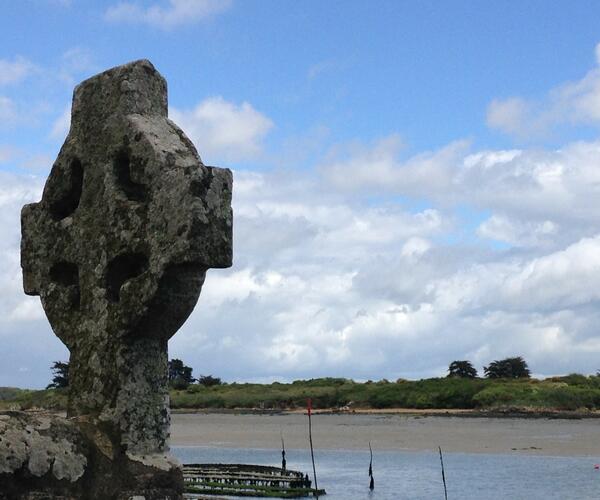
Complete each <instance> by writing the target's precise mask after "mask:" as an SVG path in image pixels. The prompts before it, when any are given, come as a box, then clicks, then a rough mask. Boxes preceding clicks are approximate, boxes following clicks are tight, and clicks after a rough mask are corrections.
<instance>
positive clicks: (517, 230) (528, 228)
mask: <svg viewBox="0 0 600 500" xmlns="http://www.w3.org/2000/svg"><path fill="white" fill-rule="evenodd" d="M557 230H558V226H557V224H555V223H554V222H552V221H549V220H545V221H542V222H532V221H527V222H524V221H520V220H513V219H511V218H510V217H507V216H503V215H492V216H491V217H490V218H489V219H487V220H485V221H484V222H483V223H482V224H481V225H480V226H479V228H478V229H477V233H478V234H479V235H480V236H481V237H483V238H490V239H493V240H498V241H502V242H505V243H508V244H510V245H512V246H539V245H542V244H543V242H544V240H549V239H553V238H555V237H556V232H557Z"/></svg>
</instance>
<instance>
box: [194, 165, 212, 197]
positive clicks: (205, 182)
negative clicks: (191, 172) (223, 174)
mask: <svg viewBox="0 0 600 500" xmlns="http://www.w3.org/2000/svg"><path fill="white" fill-rule="evenodd" d="M212 179H213V170H212V168H211V167H206V175H204V176H203V177H202V179H200V180H193V181H192V182H191V184H190V191H191V193H192V195H193V196H197V197H199V198H202V197H204V196H206V193H207V192H208V190H209V189H210V185H211V183H212Z"/></svg>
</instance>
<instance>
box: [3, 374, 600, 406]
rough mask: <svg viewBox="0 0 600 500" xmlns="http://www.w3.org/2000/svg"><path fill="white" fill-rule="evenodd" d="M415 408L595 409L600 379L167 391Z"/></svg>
mask: <svg viewBox="0 0 600 500" xmlns="http://www.w3.org/2000/svg"><path fill="white" fill-rule="evenodd" d="M67 390H68V389H47V390H42V391H32V390H21V389H14V388H0V408H4V409H9V408H22V409H27V408H35V407H38V408H49V409H54V410H64V409H65V408H66V400H67ZM307 398H311V399H312V402H313V407H314V408H317V409H319V408H342V407H349V408H415V409H434V408H442V409H444V408H445V409H505V408H512V409H519V408H527V409H532V410H560V411H568V410H585V409H589V410H598V409H600V376H598V375H591V376H584V375H578V374H572V375H567V376H564V377H552V378H547V379H544V380H538V379H532V378H521V379H512V378H493V379H490V378H485V379H482V378H470V377H444V378H432V379H425V380H417V381H409V380H403V379H400V380H397V381H396V382H389V381H387V380H381V381H379V382H371V381H367V382H355V381H353V380H349V379H344V378H319V379H311V380H298V381H295V382H292V383H288V384H283V383H279V382H274V383H272V384H246V383H243V384H240V383H230V384H227V383H220V384H212V383H211V384H199V383H195V384H190V385H188V386H187V388H186V389H175V388H174V389H172V390H171V407H172V408H178V409H236V408H254V409H256V408H258V409H265V410H270V409H275V410H277V409H295V408H305V407H306V399H307Z"/></svg>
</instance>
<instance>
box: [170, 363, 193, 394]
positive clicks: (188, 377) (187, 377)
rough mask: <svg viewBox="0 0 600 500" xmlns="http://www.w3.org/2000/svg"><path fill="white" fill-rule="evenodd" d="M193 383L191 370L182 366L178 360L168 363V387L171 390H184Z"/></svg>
mask: <svg viewBox="0 0 600 500" xmlns="http://www.w3.org/2000/svg"><path fill="white" fill-rule="evenodd" d="M194 381H195V379H194V377H192V368H190V367H189V366H186V365H184V364H183V361H181V360H180V359H172V360H171V361H169V385H170V386H171V387H172V388H173V389H185V388H187V386H188V385H190V384H193V383H194Z"/></svg>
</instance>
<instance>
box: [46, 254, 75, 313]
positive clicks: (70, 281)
mask: <svg viewBox="0 0 600 500" xmlns="http://www.w3.org/2000/svg"><path fill="white" fill-rule="evenodd" d="M50 280H51V281H52V282H53V283H56V284H57V285H60V286H62V287H65V288H67V289H69V294H70V297H69V301H70V302H71V306H72V307H74V308H75V309H79V303H80V292H79V269H78V268H77V265H76V264H73V263H72V262H66V261H61V262H57V263H56V264H54V265H53V266H52V267H51V268H50Z"/></svg>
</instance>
